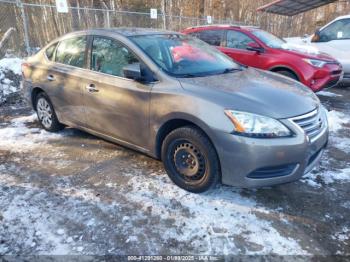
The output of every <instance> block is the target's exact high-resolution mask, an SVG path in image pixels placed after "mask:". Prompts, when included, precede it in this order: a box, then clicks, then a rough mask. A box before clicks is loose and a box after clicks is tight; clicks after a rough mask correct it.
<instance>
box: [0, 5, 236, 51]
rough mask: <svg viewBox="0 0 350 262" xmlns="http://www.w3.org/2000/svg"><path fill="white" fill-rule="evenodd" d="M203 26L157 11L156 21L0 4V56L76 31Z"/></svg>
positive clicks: (133, 15) (125, 14)
mask: <svg viewBox="0 0 350 262" xmlns="http://www.w3.org/2000/svg"><path fill="white" fill-rule="evenodd" d="M212 23H213V24H214V23H215V24H216V23H217V24H219V23H230V24H241V23H239V22H237V21H232V20H217V19H212ZM203 24H207V18H197V17H185V16H171V15H164V14H162V13H159V10H158V15H157V18H156V19H152V18H151V17H150V13H146V12H130V11H118V10H112V9H95V8H85V7H69V11H68V13H58V12H57V9H56V6H55V5H49V4H32V3H22V2H21V1H20V0H12V1H11V0H0V41H2V40H3V41H2V42H3V43H2V46H1V45H0V47H1V48H0V56H3V55H4V52H5V50H6V52H10V53H14V54H16V55H22V56H23V55H27V54H30V53H32V52H34V51H35V50H36V49H38V48H41V47H43V46H44V45H45V44H47V43H48V42H50V41H51V40H52V39H55V38H56V37H58V36H60V35H63V34H65V33H68V32H71V31H76V30H84V29H92V28H110V27H122V26H123V27H147V28H159V29H167V30H174V31H180V30H181V29H184V28H187V27H190V26H196V25H203ZM9 31H10V32H9ZM6 33H7V34H6ZM4 38H5V39H4Z"/></svg>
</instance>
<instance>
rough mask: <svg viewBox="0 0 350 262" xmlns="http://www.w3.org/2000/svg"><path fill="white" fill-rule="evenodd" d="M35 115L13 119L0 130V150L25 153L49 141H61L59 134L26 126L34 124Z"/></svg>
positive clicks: (60, 134)
mask: <svg viewBox="0 0 350 262" xmlns="http://www.w3.org/2000/svg"><path fill="white" fill-rule="evenodd" d="M36 119H37V117H36V114H32V115H30V116H25V117H19V118H15V119H13V120H12V121H11V123H10V125H9V126H6V127H4V128H0V137H1V140H0V148H1V149H5V150H9V151H12V152H26V151H30V150H33V148H35V147H37V146H39V145H42V144H45V143H47V142H48V141H49V140H53V139H61V138H62V134H64V131H63V132H61V133H57V134H53V133H49V132H47V131H45V130H44V129H41V128H36V127H33V128H30V127H28V126H27V125H28V124H30V123H34V122H35V121H36Z"/></svg>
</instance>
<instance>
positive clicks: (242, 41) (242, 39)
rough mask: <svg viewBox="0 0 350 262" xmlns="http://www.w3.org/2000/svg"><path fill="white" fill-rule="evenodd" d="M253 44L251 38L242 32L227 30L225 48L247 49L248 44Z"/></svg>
mask: <svg viewBox="0 0 350 262" xmlns="http://www.w3.org/2000/svg"><path fill="white" fill-rule="evenodd" d="M251 42H255V41H254V40H253V39H252V38H250V37H249V36H247V35H246V34H244V33H242V32H238V31H235V30H228V31H227V36H226V46H227V47H229V48H236V49H245V50H246V49H247V47H248V44H249V43H251Z"/></svg>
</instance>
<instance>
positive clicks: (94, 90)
mask: <svg viewBox="0 0 350 262" xmlns="http://www.w3.org/2000/svg"><path fill="white" fill-rule="evenodd" d="M86 89H87V91H88V92H90V93H97V92H98V91H99V90H98V89H97V88H96V86H95V85H94V84H90V85H87V86H86Z"/></svg>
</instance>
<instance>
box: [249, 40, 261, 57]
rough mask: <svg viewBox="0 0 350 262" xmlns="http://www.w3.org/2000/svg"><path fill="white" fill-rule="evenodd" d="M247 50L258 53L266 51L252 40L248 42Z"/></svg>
mask: <svg viewBox="0 0 350 262" xmlns="http://www.w3.org/2000/svg"><path fill="white" fill-rule="evenodd" d="M247 50H249V51H254V52H257V53H258V54H260V53H263V52H264V48H262V47H261V46H260V45H259V44H258V43H256V42H250V43H248V44H247Z"/></svg>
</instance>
